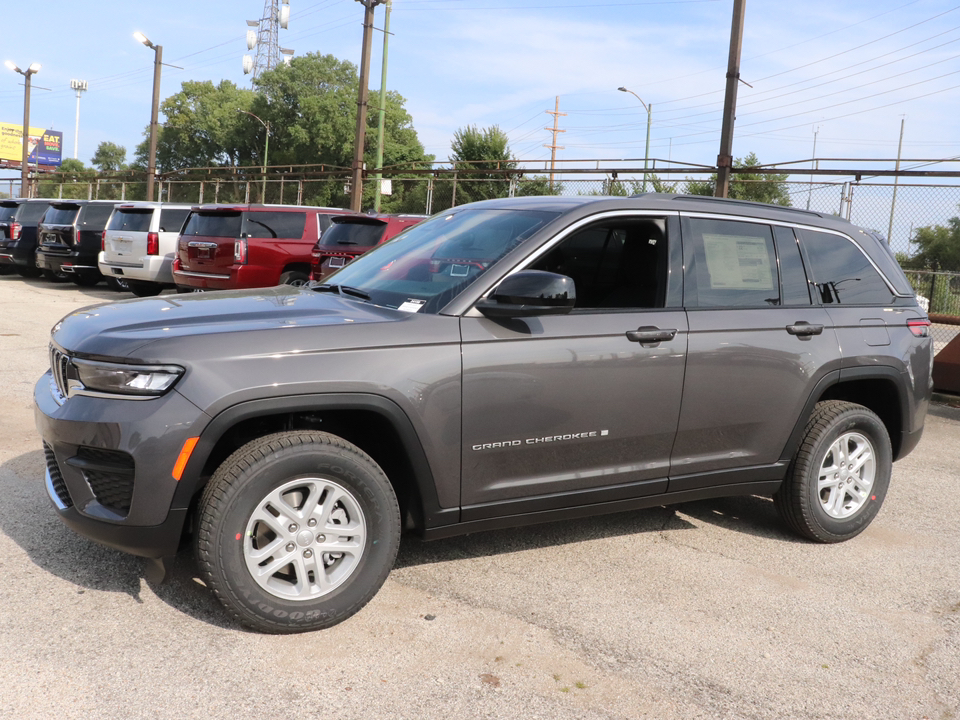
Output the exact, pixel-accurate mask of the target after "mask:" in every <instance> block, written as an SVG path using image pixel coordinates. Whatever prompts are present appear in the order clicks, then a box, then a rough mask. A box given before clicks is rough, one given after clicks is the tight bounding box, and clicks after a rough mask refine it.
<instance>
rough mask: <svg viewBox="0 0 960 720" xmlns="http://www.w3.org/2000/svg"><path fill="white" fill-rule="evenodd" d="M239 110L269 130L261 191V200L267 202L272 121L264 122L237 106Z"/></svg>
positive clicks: (264, 151)
mask: <svg viewBox="0 0 960 720" xmlns="http://www.w3.org/2000/svg"><path fill="white" fill-rule="evenodd" d="M237 112H238V113H243V114H244V115H249V116H250V117H252V118H254V119H255V120H256V121H257V122H259V123H260V124H261V125H263V129H264V130H266V131H267V139H266V141H265V142H264V143H263V191H262V192H261V193H260V200H261V201H262V202H264V203H265V202H267V153H268V152H270V122H269V121H268V122H264V121H263V120H261V119H260V118H259V117H257V116H256V115H254V114H253V113H252V112H250V111H249V110H241V109H240V108H237Z"/></svg>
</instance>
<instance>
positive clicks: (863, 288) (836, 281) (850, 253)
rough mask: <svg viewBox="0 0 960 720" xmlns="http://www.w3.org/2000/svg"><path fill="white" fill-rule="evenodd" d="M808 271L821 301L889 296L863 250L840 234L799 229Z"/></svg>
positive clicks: (881, 300)
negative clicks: (808, 266) (808, 267)
mask: <svg viewBox="0 0 960 720" xmlns="http://www.w3.org/2000/svg"><path fill="white" fill-rule="evenodd" d="M800 242H801V244H802V245H803V248H804V252H805V253H806V257H807V260H808V261H809V263H810V271H811V272H810V274H811V276H812V280H813V282H814V283H816V288H817V295H818V296H819V299H820V302H822V303H824V304H842V305H858V304H862V305H876V304H887V303H890V302H891V301H892V300H893V293H891V292H890V288H888V287H887V284H886V283H885V282H884V281H883V278H882V277H880V274H879V273H878V272H877V271H876V270H875V269H874V267H873V265H871V264H870V261H869V260H867V257H866V256H865V255H864V254H863V251H862V250H861V249H860V248H859V247H857V246H856V245H855V244H854V243H853V242H851V241H850V240H849V239H847V238H845V237H842V236H840V235H833V234H830V233H822V232H815V231H811V230H801V231H800Z"/></svg>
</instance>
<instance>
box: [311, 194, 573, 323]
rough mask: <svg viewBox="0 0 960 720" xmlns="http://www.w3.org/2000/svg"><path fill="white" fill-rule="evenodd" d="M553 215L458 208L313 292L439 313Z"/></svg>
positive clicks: (413, 230) (372, 253)
mask: <svg viewBox="0 0 960 720" xmlns="http://www.w3.org/2000/svg"><path fill="white" fill-rule="evenodd" d="M557 215H558V213H553V212H542V211H533V210H499V209H489V208H482V209H481V208H469V207H466V208H463V209H460V208H456V209H453V210H450V211H449V212H446V213H443V214H441V215H436V216H434V217H433V218H431V219H430V220H428V221H426V222H424V223H421V224H419V225H417V226H415V227H413V228H411V229H410V230H408V231H407V232H405V233H403V234H402V235H399V236H397V237H396V238H395V239H394V240H392V241H390V242H388V243H384V244H383V245H379V246H377V247H376V248H374V249H373V250H372V251H370V252H368V253H367V254H365V255H361V256H360V257H359V258H357V259H356V260H354V261H353V262H352V263H350V264H349V265H347V266H346V267H345V268H343V269H342V270H340V271H338V272H337V273H335V274H333V275H330V276H328V277H327V278H326V282H325V283H324V284H323V285H320V286H318V287H317V289H318V290H320V291H339V292H341V293H343V294H344V295H347V296H349V297H356V298H360V299H363V300H366V301H367V302H372V303H374V304H376V305H382V306H385V307H392V308H399V309H402V310H406V311H411V312H422V313H431V312H438V311H439V310H440V309H441V308H443V307H444V306H445V305H446V304H447V303H449V302H450V301H451V300H452V299H453V298H455V297H456V296H457V295H459V294H460V293H461V292H463V290H465V289H466V288H467V287H468V286H469V285H471V284H473V283H474V282H475V281H476V280H477V278H479V277H480V276H481V275H483V274H484V273H485V272H486V271H487V269H488V268H490V267H491V266H492V265H493V264H494V263H496V262H497V261H498V260H499V259H500V258H502V257H503V256H504V255H506V254H507V253H508V252H510V251H511V250H513V249H514V248H515V247H517V246H518V245H519V244H520V243H521V242H523V240H525V239H526V238H528V237H530V236H531V235H532V234H533V233H534V232H536V231H537V230H539V229H540V228H541V227H543V226H544V225H546V224H547V223H548V222H550V221H551V220H553V219H554V218H555V217H557Z"/></svg>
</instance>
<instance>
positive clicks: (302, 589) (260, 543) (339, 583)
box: [196, 431, 400, 633]
mask: <svg viewBox="0 0 960 720" xmlns="http://www.w3.org/2000/svg"><path fill="white" fill-rule="evenodd" d="M318 502H319V504H318ZM311 507H312V508H313V509H309V508H311ZM278 518H283V523H280V522H278V521H277V519H278ZM198 526H199V530H198V532H197V536H196V552H197V561H198V564H199V566H200V569H201V571H202V573H203V575H204V577H205V580H206V582H207V584H208V585H209V587H211V588H212V589H213V591H214V593H215V594H216V596H217V598H218V599H219V600H220V602H221V603H223V605H224V607H226V609H227V611H228V612H230V614H231V615H233V616H234V617H235V618H237V619H238V620H239V621H240V622H241V623H243V624H244V625H247V626H248V627H251V628H253V629H255V630H258V631H261V632H266V633H297V632H306V631H309V630H319V629H321V628H326V627H330V626H331V625H336V624H337V623H339V622H342V621H343V620H345V619H347V618H348V617H350V616H351V615H353V614H354V613H356V612H357V611H358V610H360V608H362V607H363V606H364V605H366V604H367V602H369V601H370V599H371V598H372V597H373V596H374V595H375V594H376V593H377V591H378V590H379V589H380V586H381V585H383V583H384V581H385V580H386V578H387V575H388V574H389V572H390V569H391V568H392V567H393V563H394V560H395V559H396V556H397V549H398V547H399V545H400V509H399V506H398V504H397V498H396V495H395V494H394V492H393V488H392V487H391V485H390V482H389V481H388V480H387V477H386V475H384V473H383V471H382V470H381V469H380V467H379V466H378V465H377V464H376V463H375V462H374V461H373V460H372V459H371V458H370V457H369V456H368V455H367V454H366V453H364V452H363V451H362V450H360V449H359V448H358V447H356V446H354V445H352V444H350V443H348V442H346V441H345V440H342V439H341V438H338V437H336V436H334V435H330V434H329V433H323V432H316V431H291V432H282V433H276V434H273V435H267V436H265V437H262V438H260V439H258V440H254V441H252V442H250V443H247V444H246V445H244V446H243V447H242V448H240V449H239V450H237V451H236V452H234V453H233V454H232V455H231V456H230V457H229V458H227V460H226V461H225V462H224V463H223V464H222V465H221V466H220V467H219V468H218V469H217V471H216V472H215V473H214V475H213V478H212V479H211V480H210V483H209V484H208V485H207V487H206V488H205V490H204V492H203V496H202V498H201V500H200V509H199V524H198ZM314 527H317V528H320V529H321V530H322V529H323V528H326V529H327V531H324V532H317V531H316V530H314V529H312V528H314ZM331 527H332V528H334V531H336V532H337V533H338V534H337V537H336V538H335V539H332V538H330V537H329V536H330V535H331V533H330V532H329V530H330V529H331ZM340 527H343V528H347V529H349V531H350V534H349V535H347V534H346V533H345V532H344V530H338V528H340ZM288 560H289V562H287V561H288ZM318 561H319V562H318Z"/></svg>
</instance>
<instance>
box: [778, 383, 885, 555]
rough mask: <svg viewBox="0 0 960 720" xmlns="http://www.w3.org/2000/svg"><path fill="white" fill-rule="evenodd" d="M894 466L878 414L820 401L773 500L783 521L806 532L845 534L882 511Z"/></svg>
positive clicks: (838, 538) (832, 537)
mask: <svg viewBox="0 0 960 720" xmlns="http://www.w3.org/2000/svg"><path fill="white" fill-rule="evenodd" d="M843 459H845V460H847V461H848V462H840V461H841V460H843ZM892 470H893V451H892V449H891V446H890V436H889V434H888V433H887V429H886V427H885V426H884V424H883V422H882V421H881V420H880V418H879V417H877V416H876V415H875V414H874V413H873V412H872V411H870V410H868V409H867V408H865V407H863V406H862V405H857V404H855V403H850V402H843V401H841V400H827V401H824V402H820V403H817V405H816V407H815V408H814V410H813V414H812V415H811V416H810V419H809V420H808V421H807V426H806V429H805V430H804V434H803V439H802V441H801V443H800V447H799V449H798V450H797V454H796V455H795V456H794V459H793V462H792V463H791V464H790V469H789V470H788V472H787V477H786V479H785V480H784V481H783V484H782V485H781V486H780V489H779V490H778V491H777V492H776V494H775V495H774V496H773V499H774V504H775V505H776V508H777V512H778V513H779V514H780V517H781V518H783V520H784V521H785V522H786V524H787V525H789V526H790V528H791V529H793V530H794V531H795V532H797V533H799V534H800V535H802V536H803V537H805V538H808V539H810V540H815V541H817V542H822V543H835V542H842V541H843V540H849V539H850V538H852V537H855V536H857V535H859V534H860V533H861V532H863V531H864V530H865V529H866V527H867V526H868V525H869V524H870V522H871V521H872V520H873V518H874V517H876V515H877V513H878V512H879V511H880V506H881V505H883V500H884V498H885V497H886V495H887V489H888V488H889V486H890V475H891V473H892Z"/></svg>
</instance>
